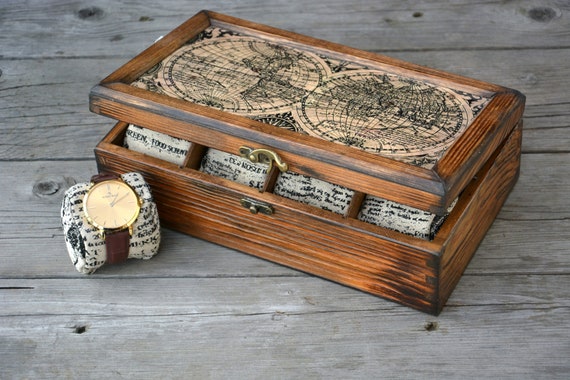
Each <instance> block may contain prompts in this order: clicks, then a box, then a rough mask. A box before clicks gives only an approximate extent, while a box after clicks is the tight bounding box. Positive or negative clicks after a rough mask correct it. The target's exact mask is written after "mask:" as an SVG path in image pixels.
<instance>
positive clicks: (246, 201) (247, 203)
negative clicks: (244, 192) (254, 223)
mask: <svg viewBox="0 0 570 380" xmlns="http://www.w3.org/2000/svg"><path fill="white" fill-rule="evenodd" d="M240 203H241V205H242V206H243V207H245V208H247V209H248V210H249V211H250V212H251V213H252V214H257V213H258V212H260V213H262V214H265V215H273V207H271V205H270V204H267V203H263V202H260V201H256V200H255V199H250V198H242V200H241V201H240Z"/></svg>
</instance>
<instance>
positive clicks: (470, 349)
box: [0, 293, 570, 379]
mask: <svg viewBox="0 0 570 380" xmlns="http://www.w3.org/2000/svg"><path fill="white" fill-rule="evenodd" d="M135 294H136V293H135ZM68 306H71V305H68ZM102 306H103V308H102V309H101V313H100V314H99V315H96V316H86V315H82V314H76V313H73V311H72V310H68V311H67V312H66V313H61V314H58V315H38V316H26V315H24V316H19V317H12V318H3V323H2V325H1V326H0V336H1V337H2V338H1V339H2V344H1V345H0V354H1V355H0V365H1V367H2V372H3V375H4V376H5V377H7V378H38V377H56V378H101V377H105V378H123V377H124V378H137V379H147V378H148V379H153V378H158V377H163V376H165V375H166V376H168V377H169V378H199V379H202V378H291V379H293V378H363V379H364V378H376V377H377V376H379V375H380V376H382V377H383V378H410V379H411V378H428V377H429V378H431V377H436V378H443V379H456V378H457V376H458V373H460V374H461V377H466V378H501V379H536V378H549V379H565V378H567V375H568V371H569V370H570V368H569V363H568V360H567V358H568V355H569V354H570V347H569V345H568V341H567V340H563V339H560V334H561V333H563V332H564V329H567V328H568V327H570V326H569V325H568V320H569V319H568V316H569V315H568V309H567V308H530V309H529V308H528V307H527V306H526V305H525V306H516V305H495V306H484V307H464V308H457V309H453V310H451V311H449V312H448V313H447V317H446V318H445V319H440V320H437V321H433V320H431V319H426V318H425V317H424V316H420V315H418V314H414V313H410V312H407V311H404V310H401V309H395V310H388V311H382V312H379V311H378V310H360V311H341V312H336V313H334V312H333V313H320V312H317V313H312V314H311V313H307V314H298V313H295V312H288V311H287V310H280V308H279V305H275V304H273V305H271V306H269V307H267V308H266V309H264V310H262V311H261V312H258V313H253V314H252V313H243V314H240V313H239V311H233V312H232V313H231V315H228V314H212V315H196V314H193V313H192V307H191V306H189V309H188V312H187V313H184V314H176V315H168V314H167V313H165V312H164V311H157V313H156V314H152V315H143V316H137V315H119V316H117V315H115V314H114V313H113V306H114V305H111V304H109V305H102ZM553 326H556V327H555V328H553Z"/></svg>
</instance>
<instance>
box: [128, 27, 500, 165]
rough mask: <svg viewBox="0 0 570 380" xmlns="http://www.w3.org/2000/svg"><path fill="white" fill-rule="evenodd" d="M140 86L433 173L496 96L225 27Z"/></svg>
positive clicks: (156, 69)
mask: <svg viewBox="0 0 570 380" xmlns="http://www.w3.org/2000/svg"><path fill="white" fill-rule="evenodd" d="M133 85H134V86H137V87H141V88H144V89H147V90H150V91H154V92H158V93H162V94H165V95H168V96H171V97H176V98H180V99H184V100H187V101H190V102H194V103H196V104H200V105H204V106H208V107H212V108H215V109H219V110H222V111H226V112H229V113H233V114H237V115H242V116H245V117H248V118H251V119H255V120H259V121H262V122H264V123H267V124H271V125H274V126H276V127H280V128H286V129H289V130H293V131H296V132H299V133H303V134H307V135H311V136H315V137H319V138H321V139H325V140H328V141H332V142H335V143H339V144H344V145H347V146H351V147H354V148H357V149H361V150H364V151H367V152H371V153H374V154H378V155H382V156H386V157H389V158H393V159H396V160H399V161H403V162H406V163H409V164H412V165H416V166H422V167H425V168H431V167H433V165H435V163H437V161H438V159H439V158H440V157H441V156H442V155H443V153H444V152H445V151H446V149H447V148H448V147H449V146H450V145H451V144H453V142H454V141H455V140H456V139H457V138H458V137H459V136H460V135H461V133H462V132H463V131H464V130H465V129H466V128H467V127H468V126H469V124H470V123H471V122H472V120H473V119H474V118H475V116H476V115H477V114H478V113H479V112H480V111H481V110H482V109H483V107H484V106H485V105H486V104H487V103H488V101H489V100H490V98H487V97H484V96H482V95H479V94H470V93H466V92H464V91H460V90H458V89H451V88H446V87H442V86H436V85H434V84H431V83H428V82H424V81H420V80H418V79H416V78H411V77H403V76H401V75H398V74H395V73H390V72H386V71H383V70H380V69H379V68H377V67H368V66H364V65H361V64H359V63H354V62H347V61H342V60H338V59H334V58H332V57H327V56H323V55H318V54H315V53H313V52H309V51H305V50H301V49H298V48H292V47H286V46H282V45H278V44H275V43H273V42H270V41H266V40H264V39H261V38H259V37H250V36H245V35H240V34H238V33H235V32H233V31H228V30H223V29H219V28H209V29H206V30H205V31H204V32H202V33H201V34H200V35H199V36H198V38H196V39H195V40H193V41H191V42H189V43H188V44H186V45H185V46H183V47H182V48H180V49H178V50H177V51H176V52H174V53H173V54H172V55H170V56H169V57H167V58H166V59H165V60H163V61H162V62H161V63H160V64H158V65H156V66H155V67H153V68H152V69H151V70H149V71H148V72H147V73H145V74H144V75H143V76H141V77H140V78H139V79H137V80H136V81H135V82H134V83H133Z"/></svg>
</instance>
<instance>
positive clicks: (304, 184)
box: [115, 124, 455, 240]
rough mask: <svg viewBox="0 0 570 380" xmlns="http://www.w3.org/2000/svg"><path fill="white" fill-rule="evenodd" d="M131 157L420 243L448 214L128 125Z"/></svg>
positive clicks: (127, 142) (119, 143)
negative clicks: (175, 167) (155, 160)
mask: <svg viewBox="0 0 570 380" xmlns="http://www.w3.org/2000/svg"><path fill="white" fill-rule="evenodd" d="M115 144H117V145H122V146H124V147H126V148H128V149H131V150H133V151H136V152H139V153H143V154H147V155H149V156H151V157H155V158H158V159H161V160H164V161H166V162H169V163H171V164H175V165H178V166H180V167H186V168H189V169H194V170H199V171H200V172H203V173H206V174H209V175H212V176H216V177H221V178H224V179H227V180H230V181H233V182H236V183H239V184H241V185H244V186H249V187H252V188H254V189H257V190H259V191H260V192H269V193H273V194H276V195H279V196H282V197H284V198H288V199H292V200H295V201H298V202H301V203H304V204H307V205H310V206H313V207H317V208H319V209H322V210H325V211H330V212H334V213H336V214H339V215H343V216H344V217H346V218H354V219H358V220H361V221H364V222H366V223H371V224H374V225H377V226H381V227H385V228H388V229H392V230H394V231H397V232H401V233H405V234H407V235H410V236H415V237H418V238H421V239H428V240H430V239H433V237H434V236H435V233H436V232H437V230H438V229H439V227H440V226H441V224H442V223H443V221H444V220H445V218H446V216H447V215H448V214H449V212H450V211H451V210H452V209H453V206H454V205H455V202H453V204H452V205H451V206H450V207H449V209H448V210H447V213H445V214H443V215H436V214H433V213H430V212H427V211H423V210H420V209H417V208H413V207H410V206H407V205H403V204H400V203H397V202H393V201H390V200H387V199H384V198H381V197H377V196H374V195H368V194H365V193H363V192H360V191H358V190H353V189H349V188H346V187H344V186H341V185H337V184H334V183H330V182H327V181H324V180H321V179H319V178H315V177H310V176H307V175H303V174H300V173H296V172H292V171H288V170H284V171H281V170H279V169H278V167H275V166H274V167H273V168H272V169H271V170H269V171H268V168H269V166H268V165H267V164H264V163H254V162H251V161H250V160H249V159H248V158H247V157H243V156H240V155H238V154H232V153H228V152H224V151H221V150H218V149H213V148H208V147H204V146H202V145H198V144H195V143H192V142H189V141H186V140H183V139H179V138H175V137H172V136H169V135H166V134H164V133H160V132H155V131H153V130H151V129H148V128H144V127H140V126H135V125H132V124H131V125H128V126H127V128H126V131H125V138H124V141H123V142H121V141H115Z"/></svg>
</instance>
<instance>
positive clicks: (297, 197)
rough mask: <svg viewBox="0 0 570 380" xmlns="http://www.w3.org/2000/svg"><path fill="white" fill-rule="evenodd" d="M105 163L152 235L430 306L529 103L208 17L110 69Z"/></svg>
mask: <svg viewBox="0 0 570 380" xmlns="http://www.w3.org/2000/svg"><path fill="white" fill-rule="evenodd" d="M90 107H91V110H92V111H93V112H96V113H99V114H101V115H105V116H109V117H111V118H113V119H116V120H118V123H117V124H116V125H115V127H114V128H113V129H112V130H111V131H110V132H109V134H108V135H107V136H105V138H104V139H103V140H102V141H101V142H100V143H99V144H98V145H97V147H96V149H95V155H96V158H97V163H98V166H99V170H100V171H110V172H115V173H123V172H127V171H138V172H140V173H142V174H143V175H144V177H145V179H146V180H147V181H148V182H149V184H150V185H151V187H152V189H153V194H154V196H155V200H156V203H157V206H158V209H159V214H160V218H161V222H162V224H163V225H164V226H166V227H169V228H172V229H175V230H179V231H182V232H185V233H188V234H190V235H193V236H197V237H199V238H203V239H206V240H209V241H211V242H214V243H217V244H221V245H224V246H227V247H230V248H234V249H237V250H240V251H243V252H246V253H249V254H252V255H255V256H258V257H261V258H264V259H267V260H270V261H273V262H276V263H280V264H283V265H287V266H289V267H292V268H296V269H299V270H302V271H305V272H307V273H311V274H314V275H317V276H321V277H323V278H326V279H329V280H332V281H336V282H339V283H342V284H345V285H348V286H351V287H355V288H357V289H360V290H363V291H366V292H369V293H372V294H375V295H378V296H381V297H384V298H387V299H390V300H393V301H396V302H399V303H402V304H405V305H408V306H411V307H414V308H416V309H419V310H422V311H424V312H427V313H431V314H438V313H439V312H440V311H441V309H442V307H443V306H444V304H445V302H446V300H447V299H448V297H449V296H450V294H451V292H452V290H453V288H454V287H455V285H456V284H457V282H458V281H459V278H460V277H461V275H462V273H463V271H464V270H465V268H466V266H467V264H468V263H469V260H470V259H471V257H472V256H473V254H474V252H475V250H476V249H477V246H478V245H479V243H480V242H481V240H482V239H483V237H484V236H485V233H486V231H487V230H488V229H489V227H490V226H491V224H492V222H493V220H494V219H495V217H496V215H497V213H498V212H499V210H500V208H501V206H502V204H503V203H504V201H505V199H506V198H507V196H508V194H509V191H510V190H511V188H512V187H513V186H514V184H515V182H516V180H517V177H518V173H519V166H520V149H521V138H522V114H523V110H524V96H523V95H521V94H520V93H518V92H517V91H514V90H511V89H507V88H504V87H501V86H497V85H494V84H489V83H484V82H481V81H477V80H473V79H469V78H464V77H460V76H457V75H453V74H449V73H444V72H441V71H437V70H433V69H428V68H425V67H420V66H417V65H414V64H410V63H407V62H402V61H399V60H395V59H392V58H388V57H385V56H380V55H376V54H372V53H368V52H364V51H360V50H356V49H352V48H348V47H345V46H341V45H338V44H334V43H330V42H325V41H321V40H317V39H314V38H310V37H306V36H302V35H298V34H295V33H291V32H286V31H282V30H278V29H275V28H271V27H267V26H263V25H259V24H254V23H251V22H247V21H244V20H240V19H236V18H233V17H229V16H225V15H221V14H218V13H213V12H209V11H203V12H200V13H198V14H197V15H195V16H194V17H192V18H191V19H189V20H188V21H186V22H185V23H184V24H182V25H181V26H180V27H178V28H176V29H175V30H173V31H172V32H171V33H169V34H168V35H167V36H165V37H163V38H162V39H160V40H159V41H157V42H155V43H154V44H153V45H152V46H150V47H149V48H148V49H146V50H145V51H144V52H142V53H141V54H139V55H138V56H137V57H135V58H134V59H133V60H131V61H130V62H128V63H127V64H125V65H124V66H123V67H121V68H119V69H118V70H117V71H115V72H114V73H112V74H111V75H109V76H108V77H107V78H106V79H104V80H103V81H102V82H101V83H100V84H98V85H96V86H95V87H94V88H93V89H92V90H91V93H90Z"/></svg>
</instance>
